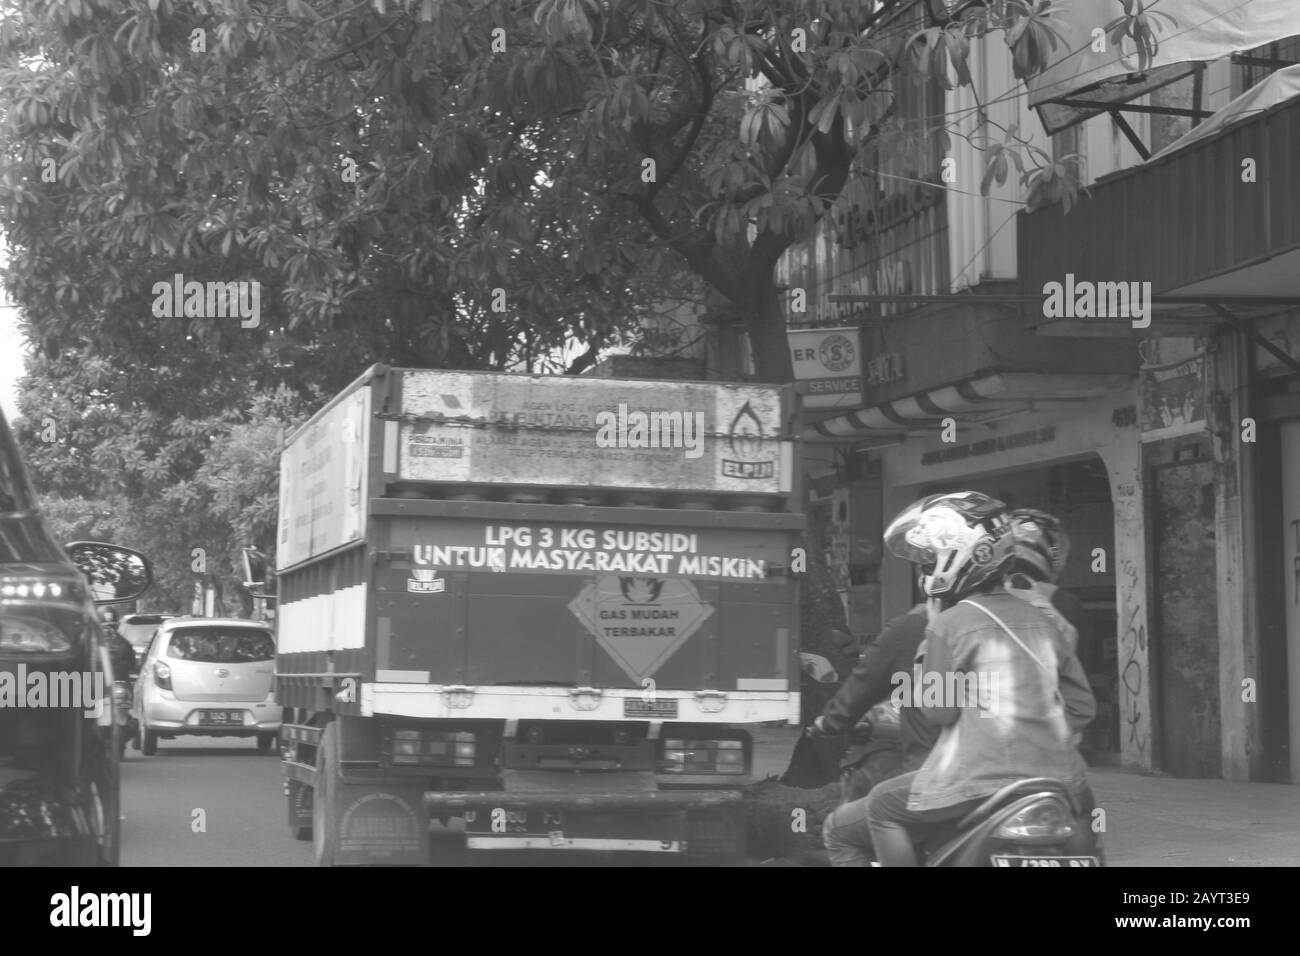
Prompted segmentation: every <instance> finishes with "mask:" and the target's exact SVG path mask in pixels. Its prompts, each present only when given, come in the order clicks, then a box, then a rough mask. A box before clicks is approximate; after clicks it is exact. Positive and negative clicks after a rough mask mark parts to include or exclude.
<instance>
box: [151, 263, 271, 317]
mask: <svg viewBox="0 0 1300 956" xmlns="http://www.w3.org/2000/svg"><path fill="white" fill-rule="evenodd" d="M153 295H154V297H155V298H154V300H153V315H154V318H156V319H180V318H186V319H233V318H239V319H240V320H241V321H240V323H239V325H240V328H244V329H255V328H257V327H258V325H260V324H261V322H262V283H260V282H258V281H257V280H256V279H253V280H251V281H248V282H196V281H195V282H186V281H185V277H184V276H183V275H181V274H180V273H179V272H178V273H176V274H175V275H174V276H172V280H171V281H170V282H168V281H166V280H163V281H161V282H155V283H154V284H153Z"/></svg>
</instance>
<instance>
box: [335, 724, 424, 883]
mask: <svg viewBox="0 0 1300 956" xmlns="http://www.w3.org/2000/svg"><path fill="white" fill-rule="evenodd" d="M339 771H340V763H339V736H338V725H337V724H336V723H331V724H330V725H329V726H328V727H327V728H326V730H325V733H324V734H323V735H322V737H321V747H320V751H319V752H318V754H317V760H316V786H315V788H314V791H315V792H314V793H313V794H312V815H313V823H312V831H313V832H312V839H313V842H314V844H315V849H316V863H317V865H318V866H366V865H380V866H423V865H426V864H427V863H428V862H429V815H428V812H427V811H426V809H425V805H424V799H423V797H424V788H423V787H422V786H420V785H418V784H417V785H415V786H412V785H411V782H410V781H409V780H408V779H392V778H383V777H376V778H374V779H366V778H365V776H364V775H362V774H355V775H353V774H349V775H347V776H345V775H344V774H342V773H340V772H339Z"/></svg>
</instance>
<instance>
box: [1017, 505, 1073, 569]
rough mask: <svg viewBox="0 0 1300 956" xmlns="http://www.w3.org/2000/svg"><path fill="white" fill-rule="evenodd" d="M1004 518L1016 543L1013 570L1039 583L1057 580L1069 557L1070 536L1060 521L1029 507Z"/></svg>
mask: <svg viewBox="0 0 1300 956" xmlns="http://www.w3.org/2000/svg"><path fill="white" fill-rule="evenodd" d="M1007 518H1008V520H1009V521H1010V522H1011V534H1012V538H1013V540H1014V542H1015V544H1014V547H1013V550H1014V552H1015V556H1016V562H1015V569H1016V570H1017V571H1023V572H1025V573H1026V574H1028V575H1029V576H1030V577H1032V578H1035V579H1036V580H1039V581H1050V582H1054V581H1056V579H1057V578H1059V577H1060V576H1061V572H1062V571H1063V570H1064V569H1065V562H1066V560H1067V559H1068V558H1069V557H1070V537H1069V535H1067V534H1066V533H1065V530H1064V529H1063V528H1062V527H1061V521H1060V519H1059V518H1056V517H1055V516H1054V515H1050V514H1048V513H1047V512H1045V511H1036V510H1034V509H1032V508H1019V509H1017V510H1015V511H1013V512H1011V513H1010V514H1009V515H1007Z"/></svg>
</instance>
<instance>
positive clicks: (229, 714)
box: [199, 710, 244, 725]
mask: <svg viewBox="0 0 1300 956" xmlns="http://www.w3.org/2000/svg"><path fill="white" fill-rule="evenodd" d="M243 722H244V713H243V711H240V710H201V711H199V723H201V724H226V725H229V724H242V723H243Z"/></svg>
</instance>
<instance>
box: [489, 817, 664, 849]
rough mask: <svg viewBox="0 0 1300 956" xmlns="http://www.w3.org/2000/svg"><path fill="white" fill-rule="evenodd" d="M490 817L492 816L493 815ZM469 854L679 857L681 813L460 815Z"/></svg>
mask: <svg viewBox="0 0 1300 956" xmlns="http://www.w3.org/2000/svg"><path fill="white" fill-rule="evenodd" d="M494 814H495V816H494ZM465 835H466V838H467V842H468V845H469V848H470V849H479V850H493V849H500V850H519V849H533V850H538V849H541V850H546V849H553V850H623V851H635V852H641V853H684V852H685V851H686V815H685V814H684V813H653V814H652V813H576V812H572V811H557V810H550V811H536V810H534V811H531V812H530V811H525V810H503V809H497V810H495V811H493V810H477V811H472V812H471V813H467V814H466V815H465Z"/></svg>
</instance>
